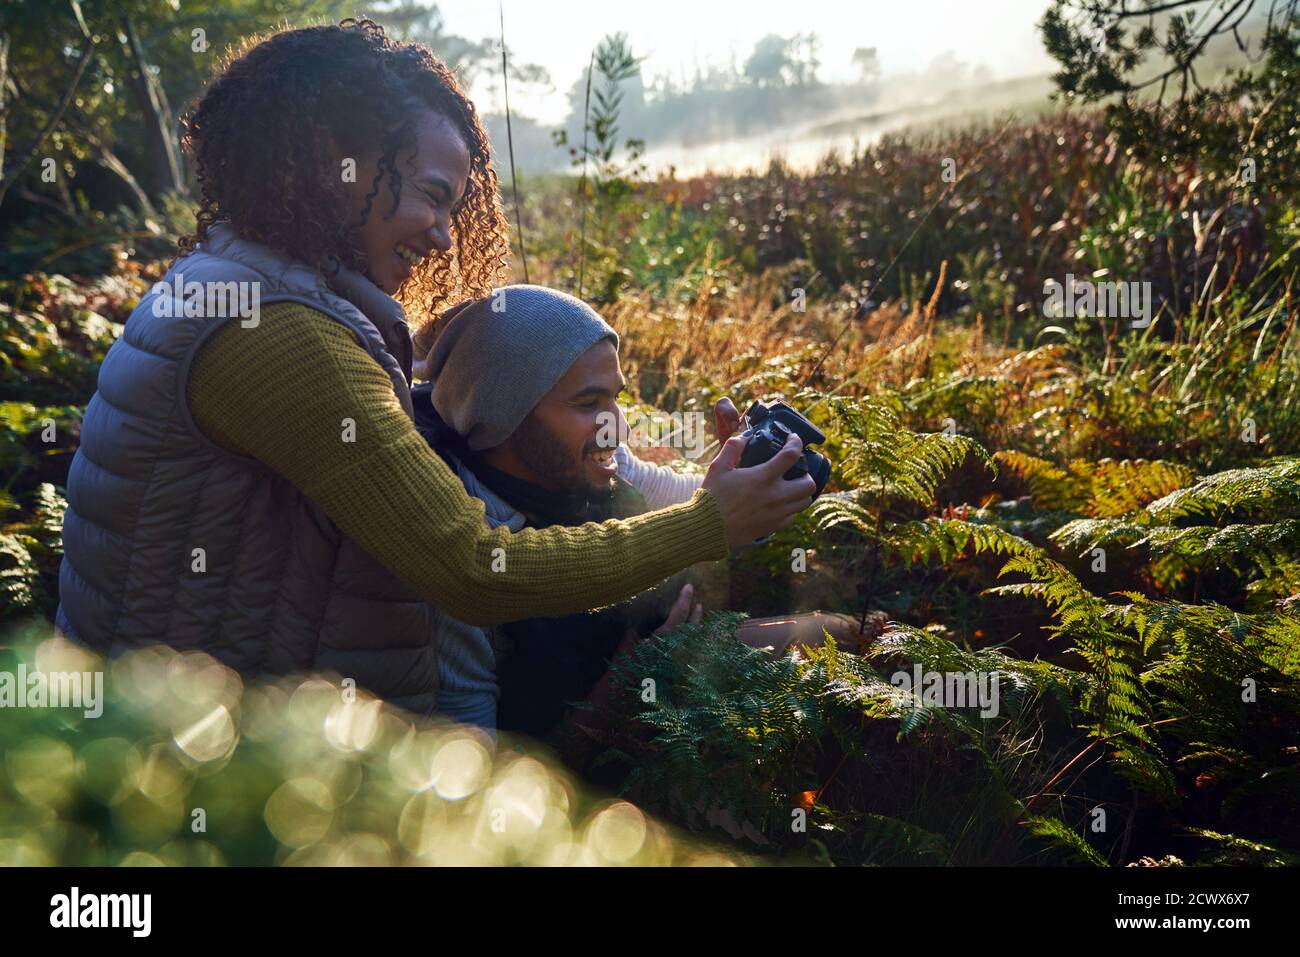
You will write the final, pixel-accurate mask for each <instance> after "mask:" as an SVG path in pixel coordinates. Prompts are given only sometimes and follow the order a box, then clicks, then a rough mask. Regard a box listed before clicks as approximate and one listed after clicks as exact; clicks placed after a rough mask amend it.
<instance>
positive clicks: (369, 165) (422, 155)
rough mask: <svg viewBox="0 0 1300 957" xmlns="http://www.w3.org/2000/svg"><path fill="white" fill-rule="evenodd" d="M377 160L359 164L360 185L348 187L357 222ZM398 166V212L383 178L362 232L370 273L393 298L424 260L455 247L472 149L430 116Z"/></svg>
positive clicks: (446, 124)
mask: <svg viewBox="0 0 1300 957" xmlns="http://www.w3.org/2000/svg"><path fill="white" fill-rule="evenodd" d="M378 161H379V157H378V156H377V155H376V156H371V157H368V158H367V159H366V161H364V162H359V163H358V164H357V181H356V182H355V183H350V184H348V189H349V196H350V198H351V202H352V210H353V215H354V216H356V217H360V215H361V212H362V210H363V209H365V203H366V195H367V194H368V193H369V192H370V190H371V188H372V184H373V182H374V177H375V175H376V173H378V172H380V170H379V165H378ZM394 163H395V165H396V167H397V170H398V172H399V173H400V174H401V177H402V192H401V197H400V199H399V200H398V203H397V208H396V209H393V208H392V205H393V194H392V187H391V185H390V183H389V181H388V177H387V176H385V177H384V179H383V180H381V181H380V184H379V192H378V194H377V195H376V196H375V198H374V201H373V202H372V203H371V205H370V212H369V214H368V216H367V218H366V222H365V224H364V225H363V226H362V228H361V239H362V246H363V248H364V249H365V254H366V263H367V271H368V272H369V274H370V278H371V279H373V280H374V281H375V282H376V283H377V284H378V285H379V287H380V288H381V289H383V290H384V292H386V293H388V294H389V295H390V296H391V295H393V294H394V293H396V292H397V290H398V288H399V287H400V286H401V285H402V283H403V282H405V281H406V280H407V279H408V278H409V277H410V275H411V273H412V272H413V271H414V270H415V269H417V268H424V267H425V262H424V261H425V260H427V259H429V257H431V256H436V255H439V254H442V253H445V252H447V250H449V249H450V248H451V218H452V212H453V210H454V209H455V208H456V205H457V204H458V203H459V202H460V199H461V197H462V196H464V194H465V186H466V183H467V182H468V180H469V147H468V146H466V144H465V139H464V137H463V136H461V134H460V132H459V131H458V130H457V129H456V127H455V125H454V124H453V123H452V121H451V120H449V119H447V118H446V117H444V116H441V115H440V114H438V113H434V112H432V111H426V112H425V113H424V114H422V115H421V117H420V119H419V120H418V121H417V125H416V133H415V147H414V148H413V149H406V150H400V151H398V153H397V156H396V158H395V160H394ZM390 210H391V212H392V215H391V216H390V215H388V214H389V212H390Z"/></svg>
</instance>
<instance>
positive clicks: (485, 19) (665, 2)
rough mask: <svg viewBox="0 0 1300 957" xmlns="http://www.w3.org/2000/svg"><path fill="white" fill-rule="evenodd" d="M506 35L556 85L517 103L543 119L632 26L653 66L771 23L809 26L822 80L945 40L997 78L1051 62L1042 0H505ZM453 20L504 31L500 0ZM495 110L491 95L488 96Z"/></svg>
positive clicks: (448, 9)
mask: <svg viewBox="0 0 1300 957" xmlns="http://www.w3.org/2000/svg"><path fill="white" fill-rule="evenodd" d="M504 3H505V19H506V40H507V41H508V42H509V44H510V48H511V50H513V51H514V52H515V55H516V56H518V57H519V58H520V59H521V60H525V61H528V62H532V63H540V64H541V65H542V66H544V67H546V68H547V70H549V71H550V74H551V78H552V80H553V81H554V83H555V91H554V92H553V93H551V94H549V95H545V96H536V97H532V98H527V99H526V98H525V97H524V95H523V91H522V90H521V91H520V92H519V96H518V99H516V95H515V91H514V90H512V91H511V106H513V107H514V108H516V109H518V110H520V111H522V112H525V113H528V114H531V115H532V116H535V117H536V118H538V119H540V120H542V121H544V122H547V123H558V122H560V121H561V120H563V118H564V114H565V112H566V110H565V100H564V94H565V93H566V91H567V90H568V89H569V87H570V86H571V85H572V83H573V81H574V80H575V79H576V78H577V77H578V76H579V75H580V74H581V73H582V72H583V71H584V70H585V69H586V65H587V60H588V57H589V56H590V53H591V49H592V47H593V46H594V45H595V44H596V43H597V42H599V40H600V38H601V37H602V36H604V35H605V34H606V33H613V32H616V31H619V30H624V31H627V33H628V34H629V35H630V38H631V41H632V44H633V50H634V52H636V53H637V54H639V55H645V56H646V61H645V64H644V66H643V69H644V70H645V71H646V75H647V76H653V75H655V74H657V73H671V74H673V75H674V76H679V75H680V71H681V70H685V71H686V75H687V76H688V77H689V76H690V75H691V74H693V72H694V67H695V64H696V63H697V62H704V63H709V62H713V63H726V62H727V61H728V60H729V58H730V56H731V54H732V53H733V52H734V53H735V55H736V59H737V61H738V62H739V63H743V62H744V60H745V58H746V57H747V56H748V55H749V53H750V51H751V50H752V49H753V46H754V43H755V41H757V40H758V39H759V38H760V37H762V36H764V35H766V34H768V33H779V34H781V35H783V36H789V35H791V34H793V33H807V32H810V31H811V32H814V33H816V34H817V35H818V37H819V38H820V39H821V43H822V46H821V60H822V67H821V71H820V74H819V75H820V76H821V78H822V79H823V80H847V79H850V78H852V77H854V76H855V71H854V68H853V65H852V63H851V61H850V57H851V56H852V55H853V51H854V49H856V48H857V47H860V46H866V47H871V46H874V47H876V48H877V52H878V54H879V56H880V61H881V64H882V67H883V69H884V72H885V73H896V72H901V71H905V70H911V69H922V68H924V67H925V66H926V64H928V63H929V62H930V61H931V60H932V59H934V58H935V57H936V56H938V55H939V54H941V53H943V52H944V51H946V50H951V51H953V53H954V54H956V56H957V57H958V59H960V60H962V61H965V62H967V63H970V64H972V65H975V64H979V63H983V64H986V65H987V66H988V67H989V68H990V69H991V70H992V71H993V74H994V76H995V77H998V78H1002V77H1010V76H1021V75H1024V74H1029V73H1044V72H1047V71H1048V70H1050V69H1051V68H1052V65H1053V64H1052V61H1050V60H1049V58H1048V57H1047V55H1046V54H1045V53H1044V52H1043V49H1042V42H1041V40H1040V39H1039V37H1038V31H1037V30H1036V28H1035V26H1034V24H1035V23H1036V22H1037V21H1038V19H1039V18H1040V17H1041V16H1042V13H1043V11H1044V10H1045V9H1046V8H1047V6H1048V2H1047V0H504ZM439 9H440V10H441V11H442V15H443V18H444V20H445V21H446V27H447V30H448V31H450V32H452V33H457V34H460V35H461V36H466V37H470V38H471V39H479V38H482V37H486V36H490V37H496V36H498V35H499V29H500V28H499V21H498V14H497V0H443V2H441V3H440V4H439ZM485 105H487V106H488V108H489V109H491V108H493V107H494V106H495V104H485Z"/></svg>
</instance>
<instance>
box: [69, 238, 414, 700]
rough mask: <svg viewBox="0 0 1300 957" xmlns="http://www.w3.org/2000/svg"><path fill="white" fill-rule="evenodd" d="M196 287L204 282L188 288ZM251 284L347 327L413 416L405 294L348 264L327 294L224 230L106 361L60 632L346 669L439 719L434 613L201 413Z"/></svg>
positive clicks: (80, 483) (275, 666) (77, 486)
mask: <svg viewBox="0 0 1300 957" xmlns="http://www.w3.org/2000/svg"><path fill="white" fill-rule="evenodd" d="M178 277H179V278H178ZM191 283H198V284H200V286H199V287H195V288H194V289H191V290H189V291H188V292H187V290H186V289H185V286H189V285H190V284H191ZM218 283H223V284H224V283H255V284H257V285H256V286H242V287H235V286H225V287H221V286H217V285H215V284H218ZM203 284H209V285H203ZM164 287H165V288H164ZM237 289H238V290H242V291H244V292H245V299H246V300H252V292H251V290H254V289H255V290H257V293H258V299H259V300H260V305H261V306H265V305H268V304H270V303H272V302H284V301H293V302H300V303H303V304H305V305H307V306H310V307H311V308H313V309H316V310H319V311H320V312H322V313H324V314H325V315H327V316H329V317H330V318H331V319H333V320H334V321H336V322H339V323H342V324H343V325H344V326H346V327H347V328H348V329H350V330H351V331H352V332H353V333H354V334H355V336H356V337H357V340H358V341H359V342H360V343H361V345H362V346H363V347H364V348H365V349H366V350H367V351H368V352H369V353H370V354H371V355H372V356H374V358H375V360H376V361H378V362H379V364H380V365H381V366H382V367H383V368H384V369H385V371H387V372H388V375H389V376H390V377H391V378H392V380H393V391H394V392H395V393H396V395H397V397H398V399H399V401H400V402H401V404H402V406H403V408H405V409H406V411H407V414H408V415H409V414H410V412H411V397H410V370H411V339H410V334H409V332H408V329H407V326H406V321H405V316H404V315H403V313H402V310H401V307H400V306H399V305H398V304H397V303H396V302H395V301H394V300H393V299H391V298H389V297H388V296H386V295H384V294H383V292H382V291H381V290H379V288H378V287H376V286H375V285H374V284H373V283H371V282H369V281H368V280H366V279H365V278H364V277H362V276H359V275H357V274H356V273H355V272H352V271H350V270H347V269H341V270H340V271H339V272H338V273H337V275H335V276H333V277H331V278H330V280H329V284H328V285H327V283H326V280H325V279H324V278H323V277H322V276H321V275H320V274H319V273H317V272H316V271H314V270H312V269H311V268H309V267H307V266H306V265H304V264H302V263H300V262H297V261H295V260H293V259H291V258H289V257H287V256H285V255H283V254H281V253H278V252H276V251H274V250H272V249H269V248H267V247H265V246H262V245H259V244H256V243H250V242H247V241H244V240H242V239H239V238H238V237H236V236H235V235H234V233H233V232H232V231H231V229H230V228H229V226H227V225H225V224H218V225H216V226H214V227H212V228H211V229H210V230H209V233H208V236H207V238H206V239H205V240H204V242H203V243H202V245H201V247H200V248H199V249H198V250H196V251H195V252H193V253H191V254H190V255H188V256H186V257H184V258H183V259H181V260H179V261H177V262H176V263H175V264H174V265H173V266H172V268H171V270H170V271H169V272H168V273H167V276H166V277H164V279H163V281H162V283H161V284H160V285H159V286H155V287H154V289H153V290H151V291H150V292H149V294H148V295H146V296H145V297H144V299H142V300H141V302H140V303H139V305H138V306H137V307H136V309H135V311H134V312H132V313H131V316H130V317H129V318H128V319H127V322H126V326H125V330H124V332H123V334H122V337H121V338H120V339H119V340H118V341H117V342H115V343H114V344H113V346H112V347H111V348H110V349H109V350H108V353H107V355H106V356H105V357H104V363H103V366H102V367H101V368H100V372H99V382H98V391H97V392H96V393H95V395H94V396H93V397H92V398H91V400H90V404H89V405H88V406H87V407H86V413H85V418H84V420H83V423H82V430H81V445H80V448H79V449H78V451H77V454H76V457H75V458H74V459H73V463H72V468H71V472H70V474H69V476H68V510H67V514H66V516H65V518H64V524H63V544H64V559H63V565H62V567H61V569H60V572H59V598H60V604H59V610H58V614H57V618H56V624H57V626H58V628H59V629H60V630H61V631H63V632H64V633H65V634H67V635H68V636H69V637H70V638H72V639H74V640H76V641H80V642H82V643H83V644H85V645H87V646H89V647H91V648H93V649H95V650H96V651H98V652H101V653H104V654H110V655H111V654H113V653H115V652H117V651H119V650H121V649H124V648H129V647H136V646H140V645H145V644H152V643H159V642H161V643H165V644H167V645H170V646H172V647H174V648H177V649H182V650H188V649H198V650H201V651H205V652H207V653H209V654H211V655H213V656H214V657H216V658H218V659H220V660H221V661H223V662H225V663H226V664H227V665H229V666H230V667H232V668H235V669H236V670H238V671H240V672H242V673H244V674H257V673H265V674H273V675H274V674H285V673H290V672H299V671H316V670H321V671H334V672H337V673H338V674H339V675H340V676H341V677H343V678H351V679H353V680H355V682H356V684H357V685H358V686H359V687H362V688H366V689H368V690H370V691H371V692H373V693H375V694H377V695H379V696H380V697H382V698H385V699H387V700H389V701H391V702H393V703H394V704H396V705H398V706H400V707H403V708H406V709H408V710H411V711H415V712H417V713H420V714H429V713H431V712H433V710H434V708H435V707H436V705H437V692H438V669H437V661H436V640H435V635H434V621H435V613H434V610H433V608H432V606H431V605H429V604H428V603H427V602H425V601H423V600H422V599H421V598H420V596H419V595H417V594H416V593H414V592H413V591H412V590H411V589H409V588H408V587H407V586H405V585H404V584H402V583H401V582H400V581H399V580H398V579H397V578H396V577H395V576H394V575H393V574H392V573H391V572H389V571H388V569H386V568H385V567H384V566H383V565H381V564H380V563H379V562H378V561H376V560H375V559H373V558H371V557H370V555H369V554H368V553H367V552H365V551H364V550H363V549H362V548H361V547H360V546H358V545H357V544H356V543H354V542H353V541H351V540H350V539H349V538H347V537H346V536H345V535H343V534H342V532H341V531H340V530H339V529H338V527H337V526H335V524H334V523H333V522H332V521H331V520H330V519H329V518H328V517H327V516H326V515H325V513H324V512H323V511H322V510H321V509H320V508H318V507H317V506H316V504H315V503H313V502H312V501H311V500H310V499H308V498H307V497H306V496H304V495H303V494H302V493H301V492H299V491H298V490H297V489H296V488H295V487H294V486H293V485H292V484H291V483H290V482H289V481H288V480H287V479H285V478H284V477H283V476H281V475H279V474H278V473H276V472H273V471H271V470H269V469H268V468H266V467H265V466H263V465H262V464H261V463H259V462H257V461H255V460H253V459H249V458H245V457H242V456H237V455H234V454H232V453H230V452H228V451H226V450H224V449H222V448H221V447H219V446H217V445H215V444H214V443H213V442H211V441H210V440H208V439H207V438H206V437H205V436H204V435H203V434H202V432H201V431H200V430H199V429H198V427H197V426H196V425H195V424H194V422H193V421H192V419H191V418H190V414H189V409H188V406H187V404H186V402H185V387H186V382H187V380H188V376H189V370H190V364H191V362H192V361H193V358H194V355H195V353H196V352H197V351H198V349H199V347H200V346H201V345H202V344H203V342H204V341H205V340H206V339H207V337H208V336H209V335H211V334H212V333H213V332H215V331H216V330H217V329H218V328H220V326H221V325H222V324H223V323H224V322H226V321H231V322H245V323H246V324H251V323H252V322H253V320H252V319H251V318H249V319H245V318H243V317H242V315H241V313H240V310H239V309H238V308H236V307H234V305H233V304H234V303H235V302H237V301H238V297H237V295H234V294H232V293H233V291H234V290H237ZM200 290H201V291H202V292H203V293H204V294H205V295H204V296H203V297H201V298H202V299H203V300H205V301H204V305H203V308H202V309H201V310H198V309H194V307H193V306H191V311H201V312H203V313H204V315H198V316H190V317H186V316H185V301H186V299H187V298H188V299H190V301H191V302H194V301H198V300H195V299H194V298H193V296H192V293H193V292H195V291H200ZM178 293H179V295H178ZM164 296H165V297H166V299H165V300H164V299H163V298H162V297H164ZM218 312H220V313H224V315H217V314H215V313H218ZM160 313H162V315H160ZM168 314H170V317H169V315H168ZM259 321H260V319H259ZM200 550H201V551H200Z"/></svg>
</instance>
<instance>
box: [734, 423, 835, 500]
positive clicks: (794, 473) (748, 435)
mask: <svg viewBox="0 0 1300 957" xmlns="http://www.w3.org/2000/svg"><path fill="white" fill-rule="evenodd" d="M745 425H746V428H745V431H744V432H742V433H741V436H742V437H743V438H745V439H747V440H748V441H747V442H746V443H745V451H744V452H742V453H741V456H740V467H741V468H747V467H748V466H750V465H759V464H761V463H763V462H766V461H768V459H770V458H772V456H774V455H776V453H777V452H780V451H781V449H783V448H784V447H785V442H786V439H788V438H789V437H790V433H791V432H793V433H794V434H795V435H797V436H799V438H800V439H801V440H802V441H803V445H804V449H803V455H802V456H800V458H799V460H798V461H797V462H795V463H794V465H792V466H790V468H789V470H787V471H786V473H785V475H784V476H782V477H783V478H785V479H796V478H798V477H799V476H801V475H811V476H812V479H813V482H815V483H816V485H817V491H816V493H815V494H814V495H813V498H816V497H817V496H818V495H820V494H821V493H822V490H823V489H824V488H826V483H827V482H828V481H830V477H831V461H830V459H828V458H827V457H826V456H824V455H821V454H819V453H817V452H814V451H812V450H811V449H810V448H808V446H810V445H816V444H817V443H818V442H825V441H826V434H825V433H824V432H822V430H821V429H819V428H817V426H815V425H813V424H812V423H811V422H809V421H808V420H807V419H805V418H804V417H803V416H802V415H800V414H799V413H798V412H796V411H795V410H794V409H792V408H790V406H788V405H786V404H785V403H784V402H773V403H772V404H771V405H764V404H763V403H762V402H755V403H754V404H753V405H751V406H750V407H749V409H748V411H746V412H745Z"/></svg>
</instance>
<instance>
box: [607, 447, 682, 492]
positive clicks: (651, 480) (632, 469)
mask: <svg viewBox="0 0 1300 957" xmlns="http://www.w3.org/2000/svg"><path fill="white" fill-rule="evenodd" d="M614 458H615V460H616V461H617V462H618V474H619V477H621V478H623V479H624V480H626V481H627V482H628V484H630V485H631V486H632V487H633V488H634V489H636V490H637V491H638V492H640V493H641V496H642V498H644V499H645V501H646V504H647V505H649V506H650V507H651V508H665V507H666V506H669V505H677V504H678V503H680V502H689V501H690V500H691V496H693V495H694V494H695V490H696V489H698V488H699V487H700V483H701V482H703V481H704V476H702V475H688V474H687V473H685V472H678V471H676V470H674V469H670V468H669V467H668V466H666V465H655V464H654V463H653V462H645V461H642V460H641V459H639V458H637V457H636V456H635V455H633V454H632V450H631V449H629V448H628V447H627V446H626V445H620V446H619V447H618V448H616V449H615V450H614Z"/></svg>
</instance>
